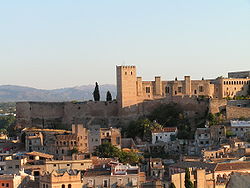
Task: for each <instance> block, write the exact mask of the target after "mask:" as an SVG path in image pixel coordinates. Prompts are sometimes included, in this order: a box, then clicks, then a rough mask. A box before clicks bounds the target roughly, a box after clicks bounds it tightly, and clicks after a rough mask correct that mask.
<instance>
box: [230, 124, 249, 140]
mask: <svg viewBox="0 0 250 188" xmlns="http://www.w3.org/2000/svg"><path fill="white" fill-rule="evenodd" d="M230 124H231V131H232V132H233V134H234V135H236V136H237V137H238V138H244V137H245V135H246V134H247V133H248V132H250V121H238V120H231V121H230Z"/></svg>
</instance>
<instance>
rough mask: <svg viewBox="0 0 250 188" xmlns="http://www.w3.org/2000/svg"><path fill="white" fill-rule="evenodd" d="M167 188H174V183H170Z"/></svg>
mask: <svg viewBox="0 0 250 188" xmlns="http://www.w3.org/2000/svg"><path fill="white" fill-rule="evenodd" d="M168 188H176V187H175V185H174V183H171V184H170V185H169V187H168Z"/></svg>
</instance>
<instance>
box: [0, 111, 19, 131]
mask: <svg viewBox="0 0 250 188" xmlns="http://www.w3.org/2000/svg"><path fill="white" fill-rule="evenodd" d="M15 122H16V118H15V116H13V115H8V116H0V130H1V132H4V133H7V132H10V133H12V132H13V130H12V129H13V127H14V125H15Z"/></svg>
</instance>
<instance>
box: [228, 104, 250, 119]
mask: <svg viewBox="0 0 250 188" xmlns="http://www.w3.org/2000/svg"><path fill="white" fill-rule="evenodd" d="M226 115H227V119H228V120H231V119H238V118H242V117H244V118H250V108H242V107H236V106H227V107H226Z"/></svg>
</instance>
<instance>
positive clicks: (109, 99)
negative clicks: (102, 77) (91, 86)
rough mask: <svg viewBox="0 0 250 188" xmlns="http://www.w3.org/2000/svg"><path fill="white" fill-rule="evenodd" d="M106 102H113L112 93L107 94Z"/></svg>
mask: <svg viewBox="0 0 250 188" xmlns="http://www.w3.org/2000/svg"><path fill="white" fill-rule="evenodd" d="M106 101H112V95H111V93H110V91H108V92H107V95H106Z"/></svg>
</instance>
